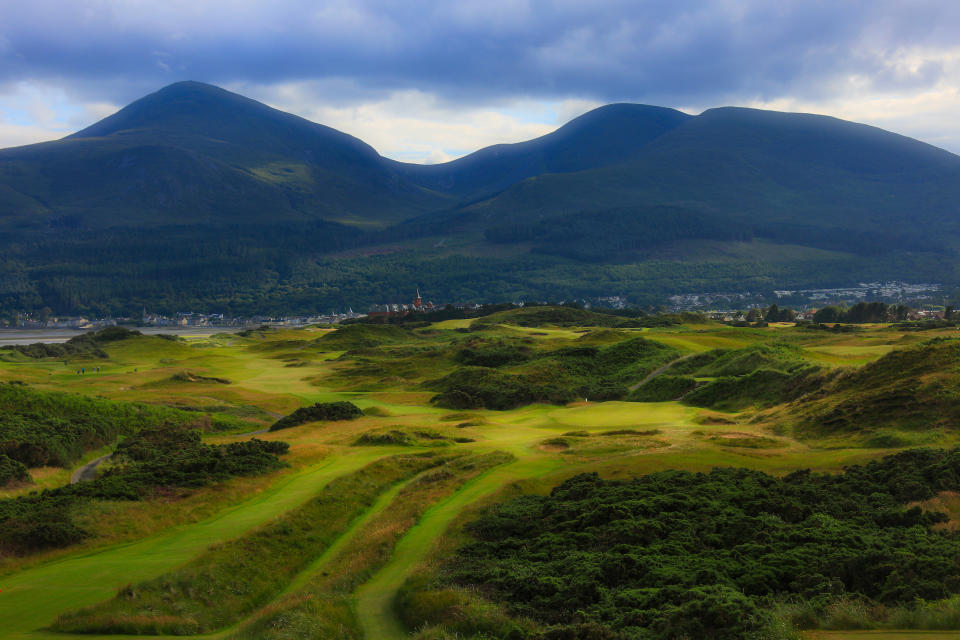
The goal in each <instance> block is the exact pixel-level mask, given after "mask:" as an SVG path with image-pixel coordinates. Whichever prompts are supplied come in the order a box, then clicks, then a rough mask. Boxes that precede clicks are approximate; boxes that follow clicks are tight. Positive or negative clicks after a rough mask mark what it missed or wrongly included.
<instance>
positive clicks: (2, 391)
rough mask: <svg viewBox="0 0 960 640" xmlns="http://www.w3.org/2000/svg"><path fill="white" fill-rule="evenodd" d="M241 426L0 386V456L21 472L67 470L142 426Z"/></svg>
mask: <svg viewBox="0 0 960 640" xmlns="http://www.w3.org/2000/svg"><path fill="white" fill-rule="evenodd" d="M245 424H246V423H241V422H240V421H238V420H237V419H235V418H231V417H229V416H225V415H222V414H216V413H214V414H210V415H207V414H199V415H198V414H197V413H196V412H188V411H180V410H177V409H172V408H169V407H162V406H156V405H149V404H142V403H135V402H116V401H113V400H106V399H103V398H91V397H87V396H82V395H78V394H72V393H58V392H53V391H39V390H36V389H32V388H30V387H28V386H26V385H23V384H17V383H0V455H4V456H7V457H8V458H10V459H12V460H16V461H17V462H20V463H22V464H23V465H25V466H27V467H38V466H42V465H53V466H68V465H70V464H72V463H74V462H76V461H77V460H79V459H80V457H81V456H82V455H83V454H84V452H86V451H89V450H91V449H97V448H100V447H102V446H104V445H107V444H110V443H111V442H113V441H114V440H116V439H117V436H119V435H126V434H130V433H134V432H136V431H137V430H139V429H141V428H143V427H148V426H160V425H189V426H193V427H197V428H200V427H206V428H211V429H214V430H224V429H231V428H236V427H237V426H239V425H245ZM2 484H3V482H2V478H0V485H2Z"/></svg>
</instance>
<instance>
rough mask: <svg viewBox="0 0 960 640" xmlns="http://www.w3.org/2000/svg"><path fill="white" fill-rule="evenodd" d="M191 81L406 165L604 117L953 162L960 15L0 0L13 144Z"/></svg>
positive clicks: (331, 0)
mask: <svg viewBox="0 0 960 640" xmlns="http://www.w3.org/2000/svg"><path fill="white" fill-rule="evenodd" d="M180 80H198V81H202V82H208V83H211V84H216V85H219V86H222V87H224V88H226V89H229V90H232V91H236V92H238V93H242V94H243V95H246V96H249V97H251V98H254V99H256V100H260V101H262V102H265V103H267V104H269V105H271V106H273V107H276V108H279V109H283V110H284V111H289V112H291V113H295V114H297V115H300V116H303V117H305V118H308V119H310V120H314V121H316V122H320V123H322V124H326V125H329V126H332V127H335V128H337V129H340V130H342V131H345V132H347V133H350V134H352V135H354V136H357V137H359V138H361V139H362V140H364V141H366V142H367V143H369V144H371V145H373V147H374V148H376V149H377V150H378V151H379V152H380V153H381V154H383V155H385V156H388V157H392V158H395V159H398V160H405V161H410V162H442V161H445V160H449V159H452V158H455V157H458V156H461V155H463V154H465V153H469V152H470V151H473V150H476V149H478V148H481V147H484V146H487V145H490V144H496V143H500V142H518V141H521V140H527V139H530V138H534V137H537V136H539V135H543V134H545V133H547V132H549V131H551V130H553V129H555V128H556V127H558V126H560V125H562V124H563V123H564V122H566V121H568V120H570V119H571V118H573V117H575V116H577V115H580V114H582V113H584V112H586V111H588V110H589V109H591V108H594V107H596V106H599V105H601V104H606V103H610V102H639V103H645V104H654V105H660V106H667V107H674V108H678V109H681V110H683V111H686V112H688V113H692V114H697V113H700V112H702V111H703V110H705V109H708V108H711V107H717V106H727V105H736V106H749V107H757V108H764V109H776V110H780V111H803V112H810V113H820V114H826V115H832V116H836V117H839V118H844V119H848V120H854V121H857V122H864V123H867V124H872V125H875V126H879V127H882V128H884V129H888V130H891V131H895V132H897V133H902V134H904V135H908V136H911V137H915V138H918V139H920V140H923V141H925V142H929V143H931V144H935V145H937V146H940V147H943V148H945V149H948V150H950V151H953V152H954V153H960V118H958V117H957V115H958V114H960V2H957V1H956V0H909V1H906V0H830V1H821V0H776V1H772V0H672V1H667V0H577V1H574V0H552V1H548V0H437V1H427V0H344V1H340V0H269V2H268V1H265V0H259V1H254V0H162V1H160V2H158V1H157V0H29V1H28V2H21V1H20V0H0V148H2V147H9V146H16V145H21V144H29V143H33V142H39V141H43V140H51V139H56V138H60V137H62V136H64V135H67V134H69V133H71V132H73V131H76V130H78V129H80V128H83V127H85V126H87V125H89V124H92V123H93V122H95V121H97V120H98V119H100V118H102V117H104V116H107V115H109V114H111V113H113V112H115V111H116V110H117V109H119V108H120V107H122V106H123V105H125V104H128V103H129V102H132V101H133V100H135V99H137V98H139V97H142V96H143V95H146V94H148V93H151V92H153V91H156V90H157V89H159V88H161V87H163V86H165V85H167V84H170V83H173V82H177V81H180Z"/></svg>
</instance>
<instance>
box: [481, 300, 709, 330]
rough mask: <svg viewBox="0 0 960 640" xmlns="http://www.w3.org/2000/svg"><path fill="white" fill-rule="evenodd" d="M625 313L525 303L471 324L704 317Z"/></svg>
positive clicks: (661, 321)
mask: <svg viewBox="0 0 960 640" xmlns="http://www.w3.org/2000/svg"><path fill="white" fill-rule="evenodd" d="M624 312H625V313H626V314H630V315H622V314H621V313H620V311H619V310H612V309H600V310H598V311H588V310H586V309H581V308H580V307H575V306H567V305H563V306H550V305H545V306H538V305H532V306H526V307H523V308H520V309H510V310H508V311H500V312H497V313H493V314H491V315H488V316H486V317H483V318H480V319H479V320H475V321H474V322H473V323H472V324H471V328H473V329H482V328H483V327H486V326H490V325H494V324H508V325H515V326H519V327H543V326H556V327H621V328H637V327H665V326H672V325H679V324H680V323H681V322H682V321H684V320H699V321H703V318H702V317H699V316H694V315H693V314H689V315H690V317H688V318H685V317H683V316H678V315H659V316H651V315H647V314H645V313H643V312H641V311H639V310H636V309H633V310H624Z"/></svg>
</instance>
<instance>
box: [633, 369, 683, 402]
mask: <svg viewBox="0 0 960 640" xmlns="http://www.w3.org/2000/svg"><path fill="white" fill-rule="evenodd" d="M696 386H697V381H696V380H694V379H693V378H688V377H686V376H671V375H667V374H661V375H659V376H657V377H655V378H653V379H652V380H649V381H647V382H646V383H644V384H642V385H640V386H639V387H637V388H636V389H634V390H633V391H631V392H630V395H628V396H627V400H629V401H630V402H668V401H670V400H677V399H679V398H681V397H683V396H684V395H685V394H686V393H688V392H690V391H692V390H693V389H694V388H695V387H696Z"/></svg>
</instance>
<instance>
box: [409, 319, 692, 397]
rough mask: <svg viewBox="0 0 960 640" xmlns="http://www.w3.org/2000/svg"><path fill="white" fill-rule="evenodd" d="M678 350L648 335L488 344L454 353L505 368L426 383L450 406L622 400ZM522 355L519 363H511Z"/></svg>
mask: <svg viewBox="0 0 960 640" xmlns="http://www.w3.org/2000/svg"><path fill="white" fill-rule="evenodd" d="M574 310H575V311H576V309H574ZM491 317H493V316H491ZM465 351H466V354H465V353H464V352H465ZM677 353H678V352H677V351H676V350H675V349H673V348H671V347H668V346H665V345H663V344H660V343H658V342H654V341H652V340H647V339H645V338H632V339H629V340H623V341H620V342H617V343H614V344H611V345H608V346H604V347H598V346H593V345H583V346H576V347H564V348H561V349H555V350H553V351H545V352H540V353H527V352H522V351H521V352H519V353H517V354H515V355H513V356H511V355H510V354H509V353H508V351H507V349H506V347H497V346H490V345H485V346H483V347H482V348H477V349H465V350H462V351H460V352H458V353H457V355H456V356H455V358H457V359H460V360H461V361H471V362H477V361H482V362H486V363H487V364H489V365H497V366H498V367H500V368H497V369H495V368H492V367H489V366H486V367H483V366H477V367H462V368H460V369H457V370H456V371H454V372H453V373H451V374H449V375H447V376H445V377H443V378H440V379H439V380H434V381H431V382H429V383H427V385H426V386H427V388H430V389H434V390H437V391H440V394H439V395H437V396H436V397H434V398H433V400H432V402H434V403H435V404H437V405H438V406H441V407H446V408H449V409H479V408H487V409H498V410H503V409H513V408H515V407H520V406H523V405H526V404H531V403H534V402H543V403H550V404H564V403H567V402H571V401H573V400H576V399H578V398H579V399H582V398H589V399H590V400H594V401H604V400H621V399H623V398H624V397H626V395H627V385H628V384H629V383H631V382H635V381H638V380H642V379H643V378H644V376H646V375H647V374H649V373H650V372H651V371H653V370H654V369H656V368H657V367H658V366H661V365H662V364H664V363H666V362H669V361H670V360H672V359H673V358H674V357H676V354H677ZM511 357H512V361H511V360H510V358H511ZM478 358H479V360H478ZM521 360H522V361H523V362H522V364H520V365H517V366H514V367H508V366H506V365H508V364H510V363H511V362H514V363H516V362H520V361H521ZM505 369H507V370H505Z"/></svg>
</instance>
